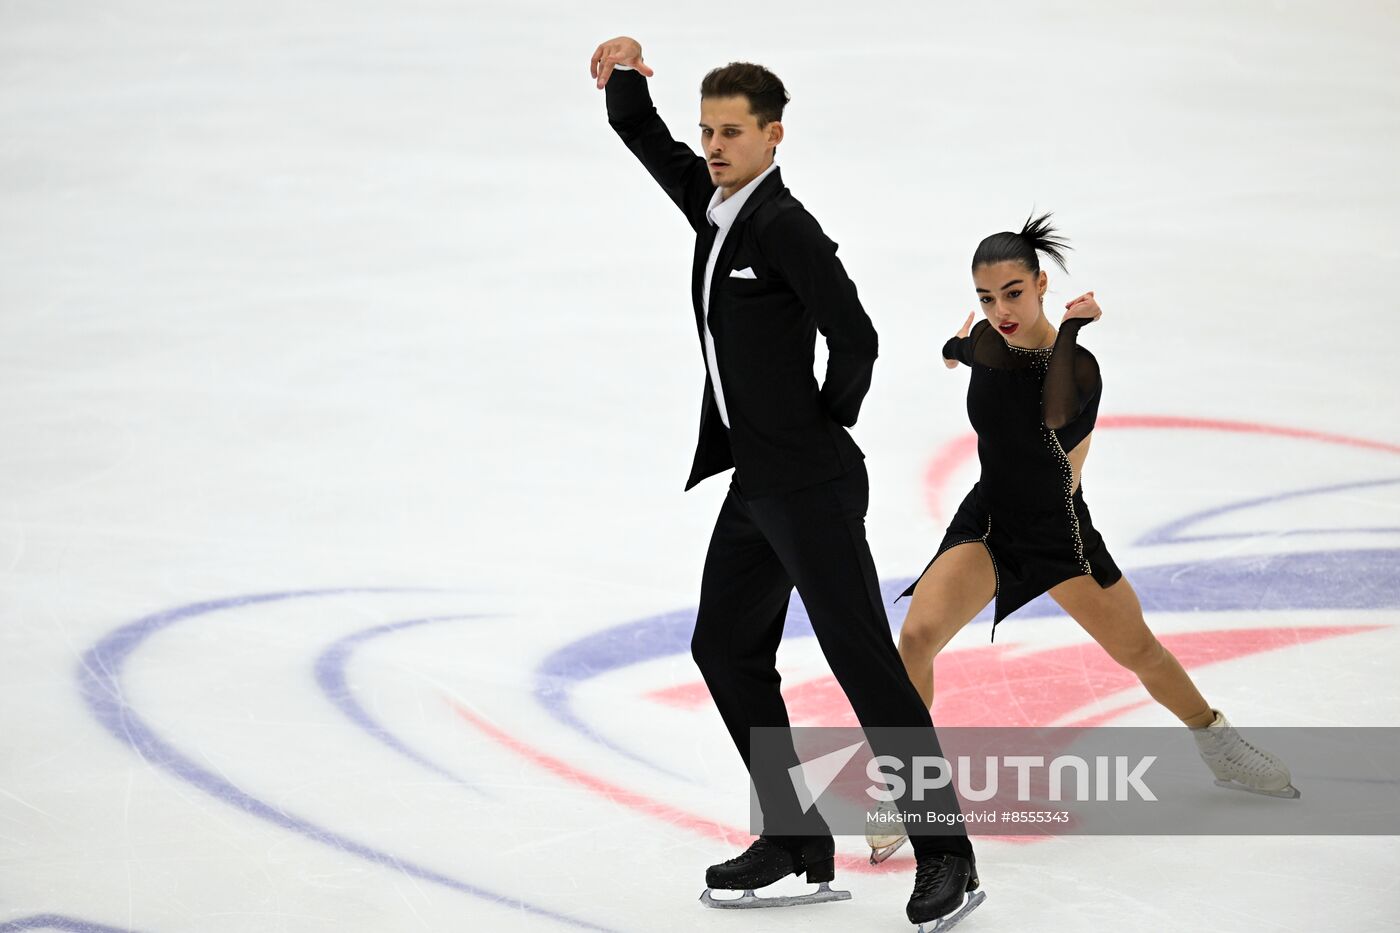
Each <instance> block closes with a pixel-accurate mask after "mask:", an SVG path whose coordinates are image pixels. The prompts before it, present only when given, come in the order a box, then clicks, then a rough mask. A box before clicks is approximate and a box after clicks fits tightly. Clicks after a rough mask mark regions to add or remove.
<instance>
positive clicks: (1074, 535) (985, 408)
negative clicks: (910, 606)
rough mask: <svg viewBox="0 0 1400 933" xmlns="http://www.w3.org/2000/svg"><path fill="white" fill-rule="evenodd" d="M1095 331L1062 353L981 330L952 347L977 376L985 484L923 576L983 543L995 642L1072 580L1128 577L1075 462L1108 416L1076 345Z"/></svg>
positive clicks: (1089, 363)
mask: <svg viewBox="0 0 1400 933" xmlns="http://www.w3.org/2000/svg"><path fill="white" fill-rule="evenodd" d="M1087 323H1088V319H1087V318H1073V319H1071V320H1069V321H1066V322H1065V324H1064V326H1063V327H1061V328H1060V333H1059V335H1058V336H1057V337H1056V339H1055V345H1054V346H1053V347H1046V348H1044V349H1041V350H1023V349H1021V348H1019V347H1013V346H1011V345H1010V344H1008V343H1007V342H1006V340H1005V339H1003V338H1002V336H1001V334H1000V333H998V332H997V331H996V330H995V329H994V328H993V327H992V326H991V323H990V322H988V321H986V320H981V321H978V322H977V325H976V326H975V327H973V328H972V331H971V333H970V334H969V335H968V336H966V337H954V338H952V339H951V340H949V341H948V342H947V344H945V345H944V347H943V356H944V357H945V358H947V359H950V360H957V361H958V362H960V363H963V364H965V365H967V366H969V367H971V369H972V379H971V381H970V382H969V384H968V388H967V415H968V419H969V420H970V421H971V422H972V428H973V430H975V431H976V432H977V458H978V460H980V461H981V464H982V475H981V478H979V479H978V481H977V483H976V484H975V485H973V487H972V491H971V492H969V493H968V494H967V497H966V498H965V499H963V501H962V504H961V505H959V506H958V510H957V512H956V514H954V515H953V519H952V521H951V522H949V524H948V530H947V532H946V533H945V534H944V536H943V541H942V543H941V544H940V545H939V546H938V551H937V553H935V554H934V556H933V560H930V561H929V563H928V566H926V567H925V568H924V572H925V573H926V572H927V571H928V567H930V566H932V565H933V561H934V560H937V559H938V556H939V555H940V554H942V553H943V552H944V551H946V550H948V549H949V548H951V547H955V546H957V545H959V544H967V543H969V542H974V541H979V542H981V543H982V545H983V546H985V547H986V549H987V553H988V554H989V555H990V556H991V558H992V569H993V571H994V572H995V574H996V599H995V609H994V616H993V621H992V638H993V640H995V638H996V626H997V623H999V622H1000V621H1001V620H1002V619H1004V618H1006V617H1007V616H1008V615H1010V614H1011V613H1012V612H1015V611H1016V610H1017V609H1019V608H1020V607H1022V606H1024V605H1025V604H1026V603H1028V602H1030V601H1031V600H1032V599H1034V598H1035V597H1037V596H1039V595H1040V594H1041V593H1044V592H1045V591H1046V590H1049V589H1050V588H1051V587H1053V586H1055V585H1057V584H1059V583H1063V582H1064V581H1065V580H1068V579H1070V578H1072V577H1077V576H1081V575H1084V574H1088V575H1091V576H1092V577H1093V578H1094V579H1095V580H1096V581H1097V582H1098V584H1099V585H1100V586H1104V587H1107V586H1111V585H1112V584H1114V583H1116V582H1117V581H1118V580H1119V578H1120V577H1122V573H1121V571H1119V569H1118V566H1117V565H1116V564H1115V563H1114V562H1113V557H1112V556H1110V555H1109V553H1108V549H1107V548H1106V547H1104V543H1103V539H1102V538H1101V537H1100V536H1099V533H1098V532H1097V531H1095V530H1094V525H1093V522H1092V521H1090V518H1089V507H1088V506H1087V505H1085V504H1084V490H1083V487H1082V485H1081V487H1080V488H1078V489H1074V488H1073V484H1074V474H1073V469H1072V467H1071V466H1070V460H1069V455H1068V452H1069V451H1071V450H1073V449H1074V448H1075V447H1076V446H1078V444H1079V443H1080V442H1081V441H1082V440H1084V438H1085V437H1087V436H1088V435H1089V432H1090V431H1092V430H1093V429H1094V420H1095V419H1096V418H1097V417H1098V411H1099V394H1100V390H1101V389H1102V381H1101V380H1100V378H1099V366H1098V362H1097V361H1096V360H1095V359H1094V355H1093V354H1092V353H1090V352H1089V351H1088V350H1086V349H1084V348H1083V347H1081V346H1078V345H1077V343H1076V340H1077V337H1078V333H1079V329H1080V328H1081V327H1082V326H1083V325H1084V324H1087ZM922 576H923V574H920V577H922ZM918 582H919V581H918V580H915V581H914V582H913V583H911V584H910V585H909V588H908V589H907V590H905V591H904V592H903V593H901V594H900V595H899V597H898V598H896V600H895V601H896V602H898V601H899V599H902V598H904V597H905V596H909V595H911V594H912V593H913V592H914V587H915V586H916V585H917V584H918Z"/></svg>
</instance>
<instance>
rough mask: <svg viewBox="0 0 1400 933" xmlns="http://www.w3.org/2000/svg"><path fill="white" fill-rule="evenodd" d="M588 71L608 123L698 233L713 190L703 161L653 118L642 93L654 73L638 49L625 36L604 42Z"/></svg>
mask: <svg viewBox="0 0 1400 933" xmlns="http://www.w3.org/2000/svg"><path fill="white" fill-rule="evenodd" d="M589 70H590V72H591V73H592V75H593V77H594V78H595V79H596V80H597V82H598V87H600V88H606V89H607V101H608V123H609V124H610V125H611V126H612V128H613V129H614V130H615V131H616V132H617V135H618V136H620V137H622V142H623V143H624V144H625V145H626V146H627V148H628V149H631V150H632V154H633V155H635V156H636V157H637V158H638V159H639V160H641V163H642V164H643V165H644V166H646V169H647V171H648V172H650V173H651V177H652V178H655V179H656V183H657V184H659V185H660V186H661V188H662V190H663V191H665V192H666V194H667V195H668V196H669V197H670V198H671V200H672V201H674V202H675V204H676V206H677V207H679V208H680V209H681V211H682V212H684V213H685V216H686V219H687V220H689V221H690V224H691V226H692V227H696V228H697V229H698V228H699V226H700V224H701V223H703V222H704V220H705V208H706V206H707V205H708V204H709V202H710V196H711V195H712V194H713V193H714V190H715V186H714V184H713V183H712V182H711V181H710V173H709V169H707V168H706V166H705V160H704V158H702V157H701V156H698V155H696V154H695V151H694V150H693V149H691V148H690V147H689V146H687V145H686V144H685V143H682V142H677V141H676V140H675V139H674V138H672V136H671V131H670V130H668V129H667V128H666V124H665V123H664V122H663V121H662V119H661V117H660V116H659V115H658V114H657V112H656V107H655V106H654V105H653V104H652V102H651V92H650V91H648V90H647V77H650V76H651V75H652V74H653V73H654V72H653V71H652V70H651V68H650V67H649V66H648V65H647V64H646V62H644V61H642V47H641V45H640V44H638V42H637V40H635V39H630V38H628V37H627V36H619V37H618V38H616V39H609V40H608V41H607V42H604V43H602V44H601V45H599V46H598V48H597V49H596V50H595V51H594V52H593V58H592V59H591V60H590V62H589Z"/></svg>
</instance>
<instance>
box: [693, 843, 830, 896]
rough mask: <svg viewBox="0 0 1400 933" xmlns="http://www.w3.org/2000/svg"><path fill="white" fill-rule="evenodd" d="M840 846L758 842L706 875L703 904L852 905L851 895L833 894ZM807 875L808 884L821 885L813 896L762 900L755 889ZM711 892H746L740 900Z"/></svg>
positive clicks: (712, 866) (713, 868)
mask: <svg viewBox="0 0 1400 933" xmlns="http://www.w3.org/2000/svg"><path fill="white" fill-rule="evenodd" d="M835 853H836V845H835V843H834V842H833V841H832V840H831V839H830V838H827V839H816V840H812V841H810V842H806V843H804V844H801V845H797V846H794V847H791V848H789V847H788V846H785V845H781V844H779V843H778V842H775V841H773V840H772V839H769V838H767V837H764V836H759V837H758V838H757V839H756V840H754V843H753V845H751V846H749V847H748V849H746V850H745V851H744V852H743V853H741V854H740V855H737V856H735V857H734V858H732V859H730V860H729V861H727V862H721V863H720V864H718V865H711V866H710V867H709V869H708V870H707V871H706V872H705V884H706V888H705V892H704V893H703V894H701V895H700V903H702V904H704V905H705V906H706V907H721V908H747V907H794V906H796V905H798V904H824V903H826V902H827V901H848V900H850V899H851V892H850V891H833V890H832V889H831V879H833V878H835V877H836V858H835ZM803 872H806V873H807V881H808V883H810V884H815V885H818V887H817V890H815V891H813V892H812V893H810V894H799V895H790V896H784V897H759V896H758V895H756V894H754V893H753V892H754V888H763V887H767V886H768V885H770V884H773V883H774V882H776V881H781V880H782V879H784V878H786V877H787V876H788V875H800V874H802V873H803ZM711 891H743V892H744V893H743V894H742V895H740V896H739V897H733V898H716V897H712V896H711V895H710V892H711Z"/></svg>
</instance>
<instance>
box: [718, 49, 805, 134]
mask: <svg viewBox="0 0 1400 933" xmlns="http://www.w3.org/2000/svg"><path fill="white" fill-rule="evenodd" d="M740 95H742V96H744V97H747V98H748V99H749V113H751V114H753V115H754V116H755V117H757V118H758V125H759V126H761V127H762V126H767V125H768V124H769V123H772V122H773V121H774V120H781V119H782V118H783V107H785V106H787V102H788V100H789V99H790V98H789V97H788V93H787V89H786V88H785V87H783V82H782V81H780V80H779V79H778V76H777V75H775V74H773V72H771V71H769V70H768V69H767V68H764V67H763V66H762V65H753V64H750V63H749V62H730V63H729V64H728V65H725V66H724V67H722V68H716V69H714V70H713V71H711V72H710V73H709V74H707V75H705V78H704V80H702V81H701V82H700V96H701V97H702V98H703V97H739V96H740Z"/></svg>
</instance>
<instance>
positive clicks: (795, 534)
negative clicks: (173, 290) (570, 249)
mask: <svg viewBox="0 0 1400 933" xmlns="http://www.w3.org/2000/svg"><path fill="white" fill-rule="evenodd" d="M590 68H591V72H592V75H593V77H594V78H595V79H596V80H597V85H598V87H599V88H606V89H607V109H608V122H609V123H610V124H611V125H612V127H613V129H614V130H616V131H617V134H618V135H619V136H620V137H621V138H622V141H623V142H624V143H625V144H626V145H627V148H628V149H630V150H631V151H632V153H633V154H634V155H636V156H637V158H638V159H639V160H641V162H642V164H643V165H644V166H645V167H646V169H647V171H649V172H650V173H651V175H652V177H653V178H654V179H656V181H657V183H658V184H660V185H661V188H662V189H663V190H664V191H665V192H666V193H667V195H669V196H670V198H671V200H672V201H674V202H675V204H676V206H677V207H679V208H680V209H681V211H682V212H683V213H684V214H685V216H686V219H687V220H688V221H690V225H691V227H693V228H694V229H695V232H696V243H695V257H694V266H693V274H692V281H691V285H692V301H693V303H694V310H695V321H696V329H697V335H698V337H699V339H700V345H701V349H702V353H703V356H704V360H705V369H706V380H705V390H704V400H703V407H702V409H701V415H700V438H699V443H698V445H697V447H696V450H695V458H694V462H693V465H692V468H691V472H690V479H689V481H688V482H687V484H686V489H690V488H691V487H693V486H694V485H695V484H696V483H698V482H700V481H701V480H702V479H704V478H706V477H708V476H712V475H714V474H716V473H719V472H721V471H723V470H726V469H729V468H730V467H733V468H734V475H733V477H732V479H731V481H730V487H729V492H728V495H727V496H726V498H725V500H724V504H723V506H722V507H721V509H720V513H719V517H718V519H717V521H716V523H715V528H714V533H713V536H712V537H711V540H710V546H709V551H708V553H707V555H706V558H705V569H704V573H703V577H702V580H701V584H700V606H699V611H698V614H697V618H696V622H695V634H694V637H693V640H692V643H691V650H692V654H693V656H694V658H695V662H696V664H697V665H698V666H699V668H700V671H701V673H702V675H703V676H704V679H705V683H706V685H707V686H708V687H709V689H710V693H711V695H712V696H713V697H714V701H715V705H716V706H717V707H718V708H719V712H720V715H721V716H722V717H723V719H724V723H725V726H726V727H727V728H728V729H729V733H730V735H731V737H732V738H733V740H734V743H735V745H736V746H738V749H739V753H740V755H741V756H742V757H743V759H744V764H745V766H747V767H749V769H750V772H751V773H752V772H753V769H754V765H753V763H752V758H751V755H750V751H751V749H750V732H749V730H750V729H751V728H753V727H764V726H777V727H786V726H787V725H788V716H787V709H786V707H785V706H784V704H783V698H782V695H781V693H780V692H779V689H778V684H779V676H778V672H777V669H776V664H775V662H776V652H777V647H778V643H779V640H780V639H781V637H782V629H783V621H784V618H785V616H786V614H787V608H788V600H789V598H790V596H791V593H792V589H793V587H794V585H795V586H796V588H797V591H798V593H799V594H800V595H801V596H802V601H803V604H804V605H805V606H806V609H807V614H808V616H809V617H810V618H811V622H812V629H813V631H814V633H815V634H816V637H817V640H818V643H819V644H820V646H821V648H822V651H823V653H824V654H825V656H826V658H827V660H828V662H829V663H830V664H831V668H832V672H833V674H834V675H835V676H836V679H837V681H838V682H839V683H840V685H841V688H842V689H843V690H844V691H845V693H846V695H847V697H848V698H849V699H850V701H851V706H852V708H853V709H854V710H855V713H856V715H857V717H858V718H859V719H860V722H861V724H862V725H863V726H865V727H867V728H869V727H873V726H891V727H899V726H904V727H921V728H922V730H924V732H919V733H917V734H919V735H921V736H922V735H923V734H925V732H926V734H927V745H926V746H924V753H926V754H930V755H938V754H939V751H938V745H937V739H936V737H935V736H934V733H933V730H932V723H931V722H930V720H929V714H928V710H927V709H926V708H925V707H924V705H923V702H922V701H921V700H920V699H919V695H918V693H917V692H915V690H914V687H913V685H912V684H911V683H910V682H909V678H908V675H907V674H906V672H905V670H904V667H903V664H902V662H901V661H900V657H899V652H898V651H897V649H896V648H895V645H894V641H893V639H892V638H891V636H890V629H889V621H888V619H887V617H886V615H885V610H884V607H883V603H882V600H881V597H880V589H879V580H878V577H877V575H876V572H875V565H874V561H873V559H872V558H871V555H870V548H869V546H868V544H867V543H866V540H865V524H864V520H865V512H866V506H867V501H868V496H869V487H868V481H867V476H866V471H865V464H864V462H863V461H864V455H863V454H862V453H861V451H860V448H859V447H857V446H856V443H855V441H853V440H852V439H851V436H850V434H849V433H847V431H846V428H847V427H849V426H851V425H854V424H855V422H856V416H857V414H858V412H859V410H860V405H861V401H862V400H863V399H864V397H865V394H866V392H867V390H868V389H869V388H870V377H871V370H872V368H873V366H874V362H875V357H876V334H875V329H874V327H873V326H872V325H871V323H870V319H869V318H868V317H867V316H866V314H865V311H864V310H863V309H862V307H861V304H860V301H859V299H858V298H857V297H856V289H855V286H854V285H853V284H852V283H851V280H850V279H849V278H848V277H847V275H846V272H845V269H844V268H843V267H842V264H841V261H840V260H839V259H837V257H836V244H835V243H833V242H831V240H829V239H828V238H827V237H826V235H825V234H824V233H823V232H822V229H821V227H820V226H819V225H818V224H817V222H816V220H815V219H814V218H813V217H812V215H811V214H809V213H808V212H807V210H806V209H805V208H804V207H803V206H802V204H801V203H800V202H799V201H797V199H795V198H794V197H793V196H792V194H791V193H790V192H789V191H788V189H787V188H786V187H784V185H783V181H782V175H781V172H780V171H779V169H778V166H777V165H776V164H775V163H774V161H773V159H774V154H775V152H776V150H777V147H778V145H779V144H780V143H781V142H782V141H783V132H784V131H783V124H782V111H783V107H784V105H785V104H786V103H787V101H788V96H787V93H786V91H785V89H784V88H783V85H782V82H781V81H779V80H778V78H777V76H776V75H774V74H773V73H772V72H770V71H768V70H767V69H766V68H763V67H761V66H759V65H752V64H745V63H735V64H731V65H728V66H726V67H724V68H718V69H715V70H714V71H712V72H710V73H709V74H708V75H706V77H705V79H704V81H703V83H702V84H701V100H700V143H701V148H702V149H703V151H704V153H705V154H704V156H703V157H701V156H697V155H696V154H695V153H694V152H693V151H692V150H691V149H690V148H689V147H688V146H686V145H685V144H684V143H680V142H677V141H676V140H675V139H673V138H672V136H671V134H670V132H669V131H668V130H667V128H666V125H665V124H664V123H663V122H662V120H661V118H660V117H659V116H658V115H657V113H656V109H655V107H653V105H652V101H651V95H650V92H649V91H648V88H647V78H649V77H650V76H652V74H653V73H654V72H653V71H652V69H651V68H650V67H649V66H647V65H646V63H645V62H644V61H643V60H642V49H641V46H640V45H639V44H638V43H637V42H636V40H634V39H630V38H627V37H625V36H624V37H619V38H617V39H612V40H609V41H607V42H604V43H602V44H601V45H599V46H598V48H597V50H596V51H595V52H594V53H593V58H592V61H591V64H590ZM818 330H819V331H821V333H822V334H823V335H824V336H825V337H826V341H827V347H828V351H829V352H828V362H827V368H826V377H825V380H824V381H823V382H822V384H821V386H820V387H818V386H817V382H816V378H815V376H814V374H813V359H814V356H813V354H814V347H815V340H816V332H817V331H818ZM789 751H790V748H789ZM792 761H793V762H794V763H795V755H794V756H792ZM755 785H756V786H757V787H758V788H759V791H760V795H761V797H762V800H761V804H762V810H763V822H764V827H765V830H767V828H768V827H770V826H789V827H794V826H795V827H801V828H802V830H803V831H802V832H801V833H800V834H795V835H776V834H770V833H769V832H767V831H765V833H764V834H763V835H761V836H760V837H759V838H758V839H757V840H756V841H755V842H754V843H753V845H752V846H750V848H749V849H748V850H747V851H746V852H744V853H743V854H742V855H740V856H738V857H737V858H734V859H730V860H729V861H727V862H724V863H722V864H720V865H715V866H711V868H710V869H709V870H708V872H707V873H706V884H707V886H708V887H710V888H718V889H725V890H746V889H754V888H759V887H763V886H766V885H768V884H772V883H773V882H775V881H778V880H780V879H781V878H783V877H785V876H786V875H789V874H801V873H803V872H805V873H806V876H807V880H808V881H809V882H820V883H823V889H822V891H821V892H818V894H815V895H808V896H807V897H806V898H794V899H785V900H786V901H788V902H792V901H799V902H800V901H803V900H813V899H817V900H821V899H829V898H823V897H822V896H821V895H822V893H823V892H825V893H826V894H828V895H831V894H835V893H844V892H829V891H827V890H826V888H825V882H828V881H830V880H831V879H832V877H833V873H834V851H835V847H834V844H833V840H832V838H831V834H830V831H829V830H828V829H827V827H826V825H825V823H824V821H822V819H821V817H820V815H818V814H817V811H816V810H815V809H812V810H810V811H809V812H806V813H804V812H803V810H802V808H801V805H800V804H799V803H798V801H797V798H796V794H795V793H793V792H791V791H792V788H791V785H790V783H787V782H786V775H782V774H775V775H773V779H768V778H767V776H760V775H755ZM784 788H785V789H786V792H785V791H784ZM948 796H949V797H950V798H951V791H950V792H948ZM951 806H952V807H953V808H955V807H956V799H955V798H952V804H951ZM947 807H948V802H947V800H946V799H945V801H944V808H945V809H947ZM959 825H960V824H959ZM959 832H960V831H958V830H955V831H954V833H953V834H946V835H914V836H913V842H914V849H915V855H916V856H917V859H918V872H917V876H916V881H915V888H914V895H913V896H912V897H911V898H910V901H909V906H908V910H907V913H908V917H909V919H910V922H913V923H921V922H923V921H928V920H941V921H942V922H941V923H940V925H938V926H935V927H933V929H941V928H944V927H946V926H947V925H951V923H952V922H956V920H957V919H960V918H961V916H962V915H964V914H966V913H967V911H969V910H971V909H972V908H973V907H975V906H976V904H977V903H979V902H980V900H981V897H982V895H981V894H980V892H979V893H977V894H976V895H971V896H970V892H973V891H975V889H976V888H977V886H978V881H977V873H976V867H975V861H974V859H973V854H972V846H971V844H970V843H969V841H968V839H967V836H966V834H965V833H962V834H957V833H959ZM706 893H707V895H708V892H706ZM746 900H748V901H751V902H752V903H744V902H743V901H741V902H739V903H742V904H743V905H744V906H758V905H759V904H762V902H763V899H753V898H746ZM708 902H709V901H707V903H708ZM731 903H733V902H731Z"/></svg>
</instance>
